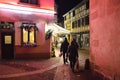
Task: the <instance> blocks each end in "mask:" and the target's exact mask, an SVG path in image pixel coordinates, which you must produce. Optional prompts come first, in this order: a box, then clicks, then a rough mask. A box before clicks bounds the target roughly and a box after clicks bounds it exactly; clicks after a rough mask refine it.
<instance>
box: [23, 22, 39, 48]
mask: <svg viewBox="0 0 120 80" xmlns="http://www.w3.org/2000/svg"><path fill="white" fill-rule="evenodd" d="M37 30H38V28H37V27H36V25H35V24H32V23H23V24H22V26H21V31H22V45H23V46H26V47H35V46H36V31H37Z"/></svg>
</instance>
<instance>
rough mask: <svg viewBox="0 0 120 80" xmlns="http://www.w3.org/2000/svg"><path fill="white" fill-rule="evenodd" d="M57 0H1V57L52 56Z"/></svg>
mask: <svg viewBox="0 0 120 80" xmlns="http://www.w3.org/2000/svg"><path fill="white" fill-rule="evenodd" d="M54 13H55V12H54V0H49V2H48V0H0V59H13V58H50V53H51V44H50V43H51V40H50V39H48V40H46V39H45V28H46V26H47V24H48V23H52V22H54Z"/></svg>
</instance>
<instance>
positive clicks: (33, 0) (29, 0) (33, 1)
mask: <svg viewBox="0 0 120 80" xmlns="http://www.w3.org/2000/svg"><path fill="white" fill-rule="evenodd" d="M20 2H21V3H28V4H34V5H38V0H20Z"/></svg>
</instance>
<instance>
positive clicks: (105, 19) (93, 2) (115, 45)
mask: <svg viewBox="0 0 120 80" xmlns="http://www.w3.org/2000/svg"><path fill="white" fill-rule="evenodd" d="M119 34H120V0H102V1H101V0H90V61H91V64H92V65H91V66H92V68H93V69H94V70H95V71H97V72H99V73H101V74H102V75H104V76H105V77H108V78H109V79H110V80H120V35H119Z"/></svg>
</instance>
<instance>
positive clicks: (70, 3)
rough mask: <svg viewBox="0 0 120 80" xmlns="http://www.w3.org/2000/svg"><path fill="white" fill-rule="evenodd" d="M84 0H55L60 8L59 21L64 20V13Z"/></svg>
mask: <svg viewBox="0 0 120 80" xmlns="http://www.w3.org/2000/svg"><path fill="white" fill-rule="evenodd" d="M81 1H82V0H55V3H56V4H57V9H58V18H59V22H60V21H62V20H63V17H62V15H64V14H65V13H66V12H68V11H69V10H71V9H72V8H73V7H74V6H76V5H77V4H79V3H80V2H81Z"/></svg>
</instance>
